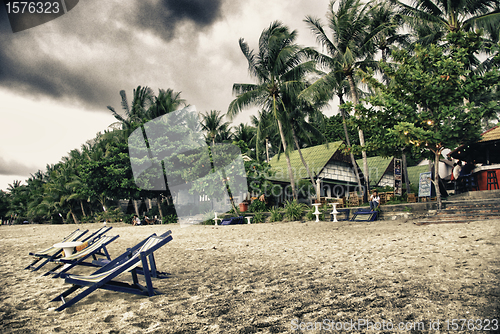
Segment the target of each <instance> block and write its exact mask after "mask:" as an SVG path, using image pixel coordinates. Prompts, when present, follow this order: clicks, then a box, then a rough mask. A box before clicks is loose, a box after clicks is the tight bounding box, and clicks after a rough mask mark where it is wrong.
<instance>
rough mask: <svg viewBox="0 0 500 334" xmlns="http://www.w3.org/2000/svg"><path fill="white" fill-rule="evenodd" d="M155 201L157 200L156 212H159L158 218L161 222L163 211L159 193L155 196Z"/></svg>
mask: <svg viewBox="0 0 500 334" xmlns="http://www.w3.org/2000/svg"><path fill="white" fill-rule="evenodd" d="M156 201H157V205H158V212H159V214H160V220H161V221H162V223H163V211H162V210H161V195H159V196H158V197H157V198H156Z"/></svg>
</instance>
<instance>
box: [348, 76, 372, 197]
mask: <svg viewBox="0 0 500 334" xmlns="http://www.w3.org/2000/svg"><path fill="white" fill-rule="evenodd" d="M347 80H348V81H349V86H350V88H351V95H352V98H353V103H354V108H356V106H357V105H358V104H359V98H358V92H357V91H356V85H355V84H354V79H353V77H352V74H348V75H347ZM354 110H355V111H356V109H354ZM358 134H359V145H361V147H362V151H361V155H362V157H363V174H364V176H365V187H366V189H365V191H364V194H363V201H365V202H366V201H367V200H368V193H369V192H370V175H369V174H368V157H367V155H366V150H365V135H364V133H363V130H361V129H359V128H358Z"/></svg>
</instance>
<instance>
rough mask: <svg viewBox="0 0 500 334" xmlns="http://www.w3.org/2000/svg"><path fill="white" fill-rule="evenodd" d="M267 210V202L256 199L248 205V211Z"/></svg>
mask: <svg viewBox="0 0 500 334" xmlns="http://www.w3.org/2000/svg"><path fill="white" fill-rule="evenodd" d="M263 211H266V203H264V202H261V201H259V200H255V201H253V202H252V204H250V205H249V206H248V212H263Z"/></svg>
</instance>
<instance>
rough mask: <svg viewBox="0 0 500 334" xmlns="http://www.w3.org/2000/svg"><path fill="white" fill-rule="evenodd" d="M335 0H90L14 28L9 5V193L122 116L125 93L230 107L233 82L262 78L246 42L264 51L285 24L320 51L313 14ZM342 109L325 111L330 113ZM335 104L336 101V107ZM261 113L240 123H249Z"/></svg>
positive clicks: (0, 16)
mask: <svg viewBox="0 0 500 334" xmlns="http://www.w3.org/2000/svg"><path fill="white" fill-rule="evenodd" d="M328 3H329V0H287V1H282V0H251V1H246V0H141V1H123V0H107V1H102V0H81V1H79V2H78V4H77V6H76V7H74V8H73V9H71V10H70V11H68V12H67V13H66V14H64V15H62V16H60V17H59V18H57V19H55V20H53V21H50V22H47V23H45V24H42V25H39V26H36V27H33V28H31V29H27V30H24V31H21V32H17V33H13V32H12V29H11V26H10V24H9V21H8V17H7V13H6V9H5V7H4V6H3V5H1V4H0V143H1V144H0V189H2V190H6V189H7V188H8V185H9V184H12V182H13V181H14V180H20V181H24V180H26V179H27V178H29V176H30V174H33V173H35V172H36V171H37V170H39V169H40V170H45V168H46V165H47V164H55V163H57V162H59V161H60V160H61V158H62V157H63V156H66V155H67V153H68V152H69V151H71V150H72V149H78V148H80V147H81V145H82V144H83V143H85V142H86V141H87V140H90V139H93V138H94V137H95V135H96V134H97V133H98V132H101V131H103V130H105V129H107V128H108V126H109V125H111V124H112V123H114V122H115V121H116V120H115V118H114V117H113V116H112V115H111V112H110V111H109V110H108V108H107V106H112V107H114V108H115V109H116V110H121V104H120V102H121V97H120V94H119V92H120V90H125V91H126V93H127V96H128V99H129V101H130V98H131V97H132V91H133V89H135V88H136V87H137V86H148V87H150V88H152V89H153V90H154V91H155V92H156V93H158V90H159V89H168V88H171V89H173V90H174V91H176V92H181V97H182V98H183V99H185V100H186V102H187V103H189V104H191V105H194V106H195V107H196V109H197V110H198V112H202V113H203V112H207V111H209V110H220V111H222V112H223V113H226V112H227V108H228V106H229V103H230V102H231V101H232V100H233V99H234V97H235V96H233V94H232V85H233V84H234V83H253V82H254V81H253V79H252V78H251V77H250V75H249V73H248V63H247V62H246V59H245V58H244V56H243V54H242V52H241V50H240V48H239V44H238V40H239V39H240V38H244V39H245V41H246V42H247V43H248V44H249V45H250V47H251V48H252V49H257V48H258V44H257V43H258V38H259V36H260V34H261V32H262V31H263V30H264V29H266V28H267V27H268V26H269V25H270V24H271V22H273V21H276V20H279V21H281V22H283V23H284V24H286V25H287V26H288V27H289V28H290V29H295V30H297V31H298V39H297V42H298V44H300V45H303V46H315V47H318V48H319V46H318V44H317V43H316V40H315V38H314V36H313V35H312V34H311V32H310V30H309V29H308V27H307V25H306V23H304V22H303V20H304V18H305V16H306V15H311V16H315V17H319V18H321V19H322V20H323V22H326V12H327V10H328ZM333 109H334V108H330V109H329V110H325V114H326V115H331V114H333ZM335 109H336V107H335ZM252 113H255V109H253V110H252V109H250V110H249V111H246V112H243V113H241V114H240V115H239V116H237V117H236V118H235V119H234V120H233V124H234V125H236V124H239V123H249V121H250V115H251V114H252Z"/></svg>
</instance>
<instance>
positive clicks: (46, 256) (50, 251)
mask: <svg viewBox="0 0 500 334" xmlns="http://www.w3.org/2000/svg"><path fill="white" fill-rule="evenodd" d="M88 231H89V230H85V231H80V229H76V230H75V231H73V232H72V233H71V234H70V235H68V236H66V237H65V238H64V239H63V240H62V242H68V241H77V240H78V239H80V238H81V237H82V236H83V235H84V234H85V233H87V232H88ZM61 253H62V249H61V248H58V247H54V246H51V247H49V248H46V249H44V250H40V251H38V252H30V253H29V254H30V255H31V256H34V257H35V259H34V260H33V262H31V264H30V265H28V266H27V267H26V268H24V269H31V270H33V271H36V270H38V269H40V268H41V267H43V266H44V265H45V264H46V263H47V262H49V261H51V260H53V259H55V258H56V257H58V256H60V255H61ZM40 261H42V263H40V264H39V263H38V262H40Z"/></svg>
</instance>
